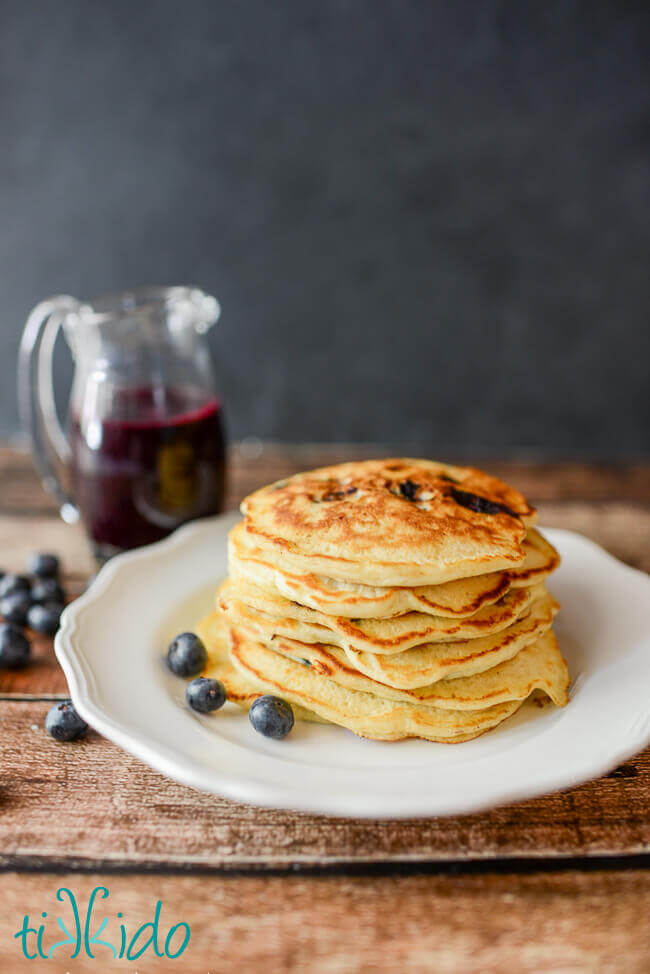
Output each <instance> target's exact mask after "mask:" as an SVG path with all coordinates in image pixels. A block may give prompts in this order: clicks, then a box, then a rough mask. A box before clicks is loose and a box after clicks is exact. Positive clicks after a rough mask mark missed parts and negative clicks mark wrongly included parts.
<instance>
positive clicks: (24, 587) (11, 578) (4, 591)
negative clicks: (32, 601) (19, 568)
mask: <svg viewBox="0 0 650 974" xmlns="http://www.w3.org/2000/svg"><path fill="white" fill-rule="evenodd" d="M30 588H31V584H30V581H29V579H28V578H27V577H26V576H25V575H13V574H11V575H5V576H4V578H3V579H2V581H0V599H4V597H5V596H6V595H13V594H14V592H29V590H30Z"/></svg>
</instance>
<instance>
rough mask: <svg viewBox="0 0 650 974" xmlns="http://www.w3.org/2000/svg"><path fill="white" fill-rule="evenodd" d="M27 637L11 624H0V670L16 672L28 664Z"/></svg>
mask: <svg viewBox="0 0 650 974" xmlns="http://www.w3.org/2000/svg"><path fill="white" fill-rule="evenodd" d="M29 653H30V647H29V641H28V639H27V636H26V635H25V633H24V632H23V631H22V629H20V628H19V626H15V625H13V624H12V623H11V622H4V623H2V624H0V669H3V670H18V669H20V668H21V667H23V666H27V664H28V663H29Z"/></svg>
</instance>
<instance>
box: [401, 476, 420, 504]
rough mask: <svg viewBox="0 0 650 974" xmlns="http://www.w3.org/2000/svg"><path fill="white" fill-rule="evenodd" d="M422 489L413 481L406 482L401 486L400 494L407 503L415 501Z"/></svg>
mask: <svg viewBox="0 0 650 974" xmlns="http://www.w3.org/2000/svg"><path fill="white" fill-rule="evenodd" d="M419 488H420V485H419V484H414V483H413V481H412V480H404V481H403V482H402V483H401V484H400V485H399V489H400V493H401V494H402V497H405V498H406V499H407V501H414V500H415V498H416V496H417V492H418V490H419Z"/></svg>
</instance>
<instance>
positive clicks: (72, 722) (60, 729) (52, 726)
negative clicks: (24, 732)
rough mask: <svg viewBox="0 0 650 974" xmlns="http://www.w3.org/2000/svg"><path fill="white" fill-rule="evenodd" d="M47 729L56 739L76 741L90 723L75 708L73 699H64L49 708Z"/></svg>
mask: <svg viewBox="0 0 650 974" xmlns="http://www.w3.org/2000/svg"><path fill="white" fill-rule="evenodd" d="M45 729H46V731H47V732H48V733H49V734H51V735H52V737H53V738H54V740H55V741H76V740H77V738H78V737H83V735H84V734H85V733H86V731H87V730H88V724H87V723H86V721H85V720H82V719H81V717H80V716H79V714H78V713H77V711H76V710H75V709H74V707H73V706H72V700H64V701H63V702H62V703H57V704H55V705H54V706H53V707H52V709H51V710H48V712H47V717H46V718H45Z"/></svg>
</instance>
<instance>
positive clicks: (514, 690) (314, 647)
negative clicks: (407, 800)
mask: <svg viewBox="0 0 650 974" xmlns="http://www.w3.org/2000/svg"><path fill="white" fill-rule="evenodd" d="M252 637H253V638H255V636H254V634H252ZM269 648H270V649H273V650H274V651H275V652H276V653H280V654H281V655H282V656H288V657H290V658H291V659H295V660H298V661H302V662H307V663H309V665H310V666H311V668H312V670H313V671H314V672H315V673H317V674H319V675H320V676H326V677H328V678H329V679H330V680H334V682H335V683H338V684H339V685H340V686H343V687H346V688H347V689H349V690H360V691H363V692H365V693H374V694H375V695H376V696H378V697H385V698H386V699H387V700H404V701H406V702H407V703H420V704H422V705H424V706H426V707H441V708H443V709H447V710H484V709H485V708H486V707H491V706H493V705H494V704H499V703H505V702H506V701H508V700H525V699H526V697H528V696H530V694H531V693H532V692H533V691H534V690H543V691H544V693H546V694H547V696H548V697H550V699H551V700H552V701H553V703H555V704H557V706H558V707H562V706H564V704H566V702H567V699H568V697H567V688H568V685H569V675H568V671H567V667H566V663H565V662H564V660H563V658H562V655H561V653H560V650H559V648H558V645H557V641H556V639H555V636H554V634H553V631H552V630H551V629H548V630H547V631H546V632H545V633H543V634H542V635H541V636H539V637H537V638H535V639H533V641H532V642H531V643H529V644H528V645H527V646H524V648H523V649H521V650H520V651H519V652H518V653H517V655H516V656H513V657H512V659H509V660H506V661H505V662H504V663H501V664H499V665H498V666H494V667H492V668H491V669H489V670H485V671H484V672H482V673H476V674H474V675H473V676H465V677H460V678H459V679H455V680H439V681H438V682H437V683H432V684H429V686H425V687H416V688H414V689H411V690H399V689H395V688H394V687H389V686H386V685H385V684H384V683H379V682H378V681H377V680H373V679H372V678H371V677H369V676H366V675H364V674H363V673H360V672H359V671H358V670H357V669H355V668H354V667H353V666H352V664H351V663H350V661H349V659H348V657H347V655H346V653H345V652H344V651H343V650H342V649H337V648H336V647H335V646H324V645H322V644H320V643H300V642H297V641H296V640H293V639H282V638H276V639H274V640H273V642H272V643H271V644H270V646H269Z"/></svg>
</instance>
